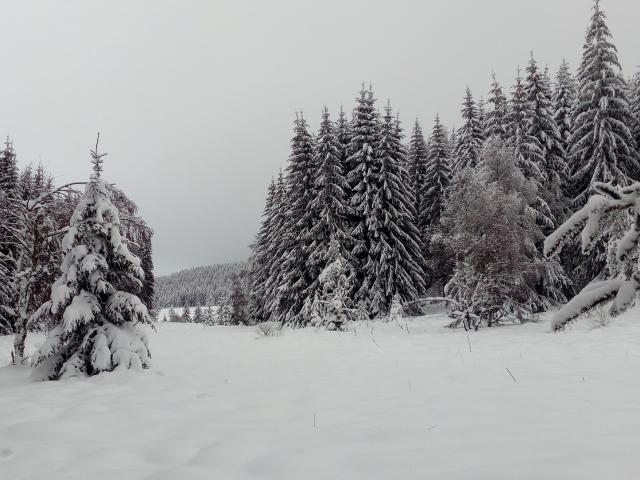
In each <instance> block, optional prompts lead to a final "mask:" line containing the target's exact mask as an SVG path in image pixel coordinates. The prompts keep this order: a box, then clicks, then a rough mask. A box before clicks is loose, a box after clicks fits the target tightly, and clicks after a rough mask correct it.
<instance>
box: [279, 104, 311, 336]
mask: <svg viewBox="0 0 640 480" xmlns="http://www.w3.org/2000/svg"><path fill="white" fill-rule="evenodd" d="M291 148H292V153H291V156H290V158H289V164H288V166H287V177H286V184H287V212H286V222H285V227H284V232H283V233H284V235H283V239H282V240H283V247H284V249H285V250H283V251H282V252H281V256H280V258H279V261H280V262H281V263H282V266H281V267H280V274H279V278H278V285H280V286H279V287H278V290H279V291H278V295H279V305H278V311H277V314H278V316H279V320H281V321H284V322H286V323H289V324H291V325H294V326H303V325H304V322H305V320H304V319H303V318H302V317H301V313H302V307H303V305H304V301H305V298H306V297H305V292H306V290H307V289H308V288H309V285H310V284H311V282H312V278H311V275H310V272H308V271H307V258H308V255H309V252H310V243H309V242H310V240H311V235H310V232H311V229H312V228H313V226H314V218H313V216H312V211H311V208H310V207H311V202H312V200H313V199H314V197H315V195H316V190H315V185H314V179H315V175H316V167H315V164H314V154H313V148H314V142H313V137H312V136H311V134H310V133H309V129H308V127H307V122H306V120H305V119H304V117H303V116H302V114H300V115H299V116H298V118H297V119H296V122H295V128H294V137H293V139H292V141H291Z"/></svg>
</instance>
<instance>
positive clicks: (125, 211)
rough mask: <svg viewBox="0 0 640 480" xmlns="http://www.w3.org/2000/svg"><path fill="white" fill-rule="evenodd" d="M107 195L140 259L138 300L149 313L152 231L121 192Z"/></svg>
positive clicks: (152, 284) (114, 190) (152, 289)
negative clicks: (140, 280)
mask: <svg viewBox="0 0 640 480" xmlns="http://www.w3.org/2000/svg"><path fill="white" fill-rule="evenodd" d="M36 183H37V182H36ZM109 195H110V197H111V201H112V202H113V205H114V206H115V207H116V208H117V209H118V214H119V215H120V233H121V234H122V236H123V237H125V238H126V239H127V241H128V247H129V250H130V251H131V253H132V254H133V255H134V256H136V257H138V258H139V259H140V265H141V266H142V270H143V272H144V280H143V281H142V289H141V290H140V293H139V294H138V298H139V299H140V300H141V301H142V303H144V304H145V305H146V307H147V310H149V312H150V313H151V312H152V311H153V308H154V295H155V274H154V267H153V229H151V227H149V225H148V224H147V222H146V221H145V220H144V219H143V218H142V217H141V216H140V213H139V209H138V206H137V205H136V203H135V202H134V201H133V200H131V199H130V198H129V197H128V196H127V195H126V194H125V193H124V192H123V191H122V190H120V189H118V188H116V187H114V186H109Z"/></svg>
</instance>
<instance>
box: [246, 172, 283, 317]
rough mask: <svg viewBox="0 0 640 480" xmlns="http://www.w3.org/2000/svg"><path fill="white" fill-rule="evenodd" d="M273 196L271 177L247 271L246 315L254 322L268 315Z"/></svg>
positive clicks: (274, 184) (273, 184)
mask: <svg viewBox="0 0 640 480" xmlns="http://www.w3.org/2000/svg"><path fill="white" fill-rule="evenodd" d="M275 197H276V182H275V180H273V179H272V180H271V183H270V184H269V188H268V191H267V199H266V201H265V206H264V210H263V212H262V224H261V226H260V230H259V231H258V233H257V235H256V239H255V242H254V244H253V254H252V257H251V269H250V273H249V277H250V282H249V283H250V290H249V306H248V315H249V317H250V318H252V319H253V320H254V321H256V322H263V321H265V320H266V319H267V317H268V313H267V309H266V304H267V299H266V285H267V280H268V279H269V270H270V268H271V261H270V257H269V256H268V251H269V242H270V240H271V233H272V222H273V215H274V205H275Z"/></svg>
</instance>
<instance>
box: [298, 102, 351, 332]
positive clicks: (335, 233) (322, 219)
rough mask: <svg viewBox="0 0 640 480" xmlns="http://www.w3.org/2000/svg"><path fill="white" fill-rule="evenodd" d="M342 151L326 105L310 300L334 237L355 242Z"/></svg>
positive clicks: (318, 150)
mask: <svg viewBox="0 0 640 480" xmlns="http://www.w3.org/2000/svg"><path fill="white" fill-rule="evenodd" d="M338 123H340V120H339V122H338ZM341 155H342V152H341V144H340V142H339V140H338V138H337V135H336V131H335V128H334V125H333V124H332V123H331V120H330V118H329V111H328V109H327V108H326V107H325V108H324V110H323V112H322V120H321V123H320V129H319V130H318V135H317V137H316V144H315V148H314V165H315V169H316V174H315V177H314V190H315V192H316V196H315V198H314V199H312V201H311V203H310V205H309V209H310V214H311V216H312V217H313V226H312V227H311V229H310V230H309V232H308V234H309V239H308V244H309V252H308V259H307V267H306V268H307V273H308V275H310V277H311V281H312V283H311V284H310V286H309V288H308V289H307V292H306V293H305V297H306V298H305V302H307V303H309V302H312V301H313V299H314V298H315V296H316V295H317V294H318V293H319V290H320V288H321V286H320V284H319V280H318V277H319V275H320V273H321V272H322V270H323V269H324V267H325V264H324V262H325V260H326V257H327V250H328V248H329V244H330V242H331V239H335V240H336V241H337V242H339V243H340V245H341V246H342V247H343V248H345V247H346V246H347V245H349V244H350V243H351V239H350V235H349V233H348V231H347V228H348V225H347V214H348V207H347V204H346V201H347V199H346V192H347V191H348V185H347V181H346V180H345V178H344V175H343V171H342V166H343V162H342V161H341ZM308 321H309V319H306V322H307V323H308Z"/></svg>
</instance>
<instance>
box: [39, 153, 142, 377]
mask: <svg viewBox="0 0 640 480" xmlns="http://www.w3.org/2000/svg"><path fill="white" fill-rule="evenodd" d="M91 156H92V163H93V170H94V172H93V175H92V176H91V180H90V181H89V183H88V184H87V187H86V191H85V194H84V196H83V197H82V199H81V200H80V203H79V204H78V206H77V208H76V210H75V212H74V214H73V217H72V218H71V224H70V227H69V231H68V232H67V234H66V236H65V238H64V241H63V246H64V249H65V251H66V256H65V259H64V261H63V263H62V266H61V271H62V274H61V276H60V277H59V278H58V280H56V282H55V283H54V284H53V286H52V288H51V299H50V300H49V301H48V302H46V303H44V304H43V305H42V306H41V307H40V309H39V310H38V311H37V312H36V314H34V316H35V317H36V318H38V317H44V316H46V317H51V319H52V320H53V321H54V323H55V325H56V326H55V327H54V328H53V330H52V331H51V332H49V334H48V336H47V339H46V340H45V342H44V343H43V345H42V346H41V347H40V348H39V349H38V351H37V353H36V354H35V356H34V363H35V365H37V366H38V367H39V369H40V371H41V373H42V375H43V377H44V378H49V379H58V378H62V377H66V376H73V375H95V374H98V373H100V372H104V371H111V370H114V369H116V368H118V369H121V368H125V369H127V368H148V367H149V365H150V354H149V348H148V340H147V335H146V332H145V330H144V327H145V326H146V325H149V324H150V323H151V318H150V317H149V314H148V312H147V308H146V307H145V305H144V304H143V303H142V302H141V301H140V299H139V298H138V297H137V296H136V292H138V291H139V290H140V289H141V287H142V280H143V278H144V272H143V270H142V267H141V265H140V260H139V259H138V258H136V257H135V256H133V255H132V254H131V253H130V252H129V249H128V248H127V242H126V240H125V239H124V238H122V236H121V235H120V220H119V216H118V211H117V209H116V208H115V207H114V206H113V204H112V203H111V200H110V199H109V194H108V187H107V186H108V183H107V182H106V181H105V180H104V179H103V178H102V176H101V173H102V161H103V157H104V154H98V151H97V143H96V149H95V150H93V151H92V152H91Z"/></svg>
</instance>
